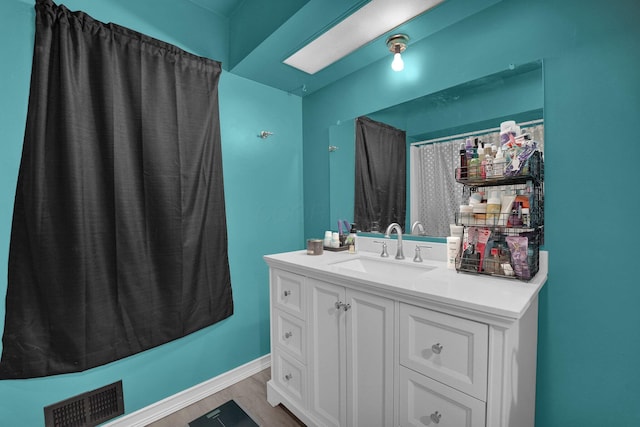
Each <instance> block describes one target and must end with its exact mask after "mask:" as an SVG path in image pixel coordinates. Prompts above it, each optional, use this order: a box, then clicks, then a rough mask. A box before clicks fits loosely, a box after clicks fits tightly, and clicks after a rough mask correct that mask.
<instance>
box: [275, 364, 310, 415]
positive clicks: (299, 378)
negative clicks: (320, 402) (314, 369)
mask: <svg viewBox="0 0 640 427" xmlns="http://www.w3.org/2000/svg"><path fill="white" fill-rule="evenodd" d="M272 363H273V375H272V376H273V377H272V380H274V381H275V382H276V383H277V384H278V386H279V387H280V388H281V389H282V390H284V391H286V392H287V394H288V395H289V397H291V398H292V399H293V400H296V401H298V403H299V404H300V405H301V406H302V407H306V405H307V374H306V372H307V371H306V367H305V365H304V364H302V363H300V362H299V361H297V360H295V359H294V358H292V357H290V356H288V355H286V354H285V353H283V352H277V353H276V354H274V355H272Z"/></svg>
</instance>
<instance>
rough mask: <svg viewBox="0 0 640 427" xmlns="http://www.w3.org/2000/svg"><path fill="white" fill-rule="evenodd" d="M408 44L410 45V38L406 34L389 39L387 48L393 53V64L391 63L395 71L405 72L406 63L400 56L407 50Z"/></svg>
mask: <svg viewBox="0 0 640 427" xmlns="http://www.w3.org/2000/svg"><path fill="white" fill-rule="evenodd" d="M407 43H409V36H407V35H406V34H395V35H393V36H391V37H389V38H388V39H387V47H388V48H389V51H390V52H391V53H393V62H392V63H391V68H392V69H393V71H402V70H404V61H403V60H402V56H401V55H400V54H401V53H402V52H404V51H405V50H406V49H407Z"/></svg>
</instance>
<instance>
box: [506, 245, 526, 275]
mask: <svg viewBox="0 0 640 427" xmlns="http://www.w3.org/2000/svg"><path fill="white" fill-rule="evenodd" d="M505 240H506V241H507V245H508V246H509V251H511V266H512V267H513V269H514V271H515V272H516V276H517V277H520V278H522V279H530V278H531V273H530V271H529V260H528V258H527V252H528V245H529V239H528V238H526V237H524V236H507V237H506V239H505Z"/></svg>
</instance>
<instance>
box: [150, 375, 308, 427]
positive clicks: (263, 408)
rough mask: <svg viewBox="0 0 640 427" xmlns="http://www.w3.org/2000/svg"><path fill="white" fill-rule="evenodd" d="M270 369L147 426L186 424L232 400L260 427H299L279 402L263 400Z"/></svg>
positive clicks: (158, 426) (182, 425)
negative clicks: (273, 405) (271, 403)
mask: <svg viewBox="0 0 640 427" xmlns="http://www.w3.org/2000/svg"><path fill="white" fill-rule="evenodd" d="M270 378H271V368H267V369H265V370H263V371H260V372H258V373H257V374H255V375H253V376H251V377H249V378H247V379H244V380H242V381H240V382H238V383H236V384H234V385H232V386H230V387H227V388H225V389H224V390H222V391H219V392H218V393H216V394H214V395H211V396H209V397H207V398H205V399H202V400H201V401H199V402H196V403H194V404H192V405H190V406H188V407H186V408H184V409H182V410H180V411H178V412H175V413H173V414H171V415H169V416H167V417H165V418H162V419H160V420H158V421H155V422H153V423H151V424H149V425H148V426H147V427H187V426H188V425H189V422H190V421H193V420H195V419H196V418H198V417H200V416H202V415H204V414H206V413H208V412H210V411H211V410H213V409H215V408H217V407H218V406H220V405H222V404H223V403H225V402H227V401H229V400H231V399H233V400H235V402H236V403H237V404H238V406H240V407H241V408H242V409H243V410H244V411H245V412H246V413H247V414H249V416H250V417H251V418H252V419H253V420H254V421H255V422H256V423H257V424H258V425H260V426H261V427H300V426H304V424H302V422H300V420H298V419H297V418H296V417H295V416H294V415H292V414H291V413H290V412H289V411H287V410H286V409H285V408H284V407H283V406H281V405H279V406H276V407H275V408H274V407H272V406H271V405H270V404H269V402H267V381H269V379H270Z"/></svg>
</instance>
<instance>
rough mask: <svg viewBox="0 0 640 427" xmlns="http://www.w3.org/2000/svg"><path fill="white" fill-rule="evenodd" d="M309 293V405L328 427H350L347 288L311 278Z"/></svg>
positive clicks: (309, 280)
mask: <svg viewBox="0 0 640 427" xmlns="http://www.w3.org/2000/svg"><path fill="white" fill-rule="evenodd" d="M308 285H309V286H310V288H309V291H310V292H311V295H310V298H309V303H310V307H309V313H310V316H309V338H310V349H309V353H308V354H309V369H310V374H311V376H310V391H309V404H310V407H311V410H312V411H313V412H314V414H315V415H316V416H317V417H318V418H320V419H321V420H322V421H323V423H324V424H326V425H327V426H344V425H346V411H345V406H346V405H345V402H346V380H345V367H346V348H345V343H346V339H345V334H344V331H345V327H344V322H345V316H344V310H343V309H342V306H340V305H337V303H341V304H344V302H345V289H344V288H343V287H341V286H335V285H332V284H330V283H325V282H321V281H318V280H313V279H308Z"/></svg>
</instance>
